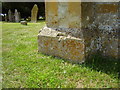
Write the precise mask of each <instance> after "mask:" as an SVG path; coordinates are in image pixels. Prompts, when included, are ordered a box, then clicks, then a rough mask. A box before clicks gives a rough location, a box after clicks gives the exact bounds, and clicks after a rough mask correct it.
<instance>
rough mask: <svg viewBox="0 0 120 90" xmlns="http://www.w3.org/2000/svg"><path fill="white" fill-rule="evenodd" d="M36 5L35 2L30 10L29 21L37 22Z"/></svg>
mask: <svg viewBox="0 0 120 90" xmlns="http://www.w3.org/2000/svg"><path fill="white" fill-rule="evenodd" d="M37 13H38V6H37V5H36V4H35V5H34V6H33V8H32V10H31V22H33V23H36V22H37Z"/></svg>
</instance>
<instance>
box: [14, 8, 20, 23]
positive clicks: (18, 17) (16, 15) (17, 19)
mask: <svg viewBox="0 0 120 90" xmlns="http://www.w3.org/2000/svg"><path fill="white" fill-rule="evenodd" d="M19 21H20V15H19V12H18V11H17V9H15V22H19Z"/></svg>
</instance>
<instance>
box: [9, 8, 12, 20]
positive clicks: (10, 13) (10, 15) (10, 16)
mask: <svg viewBox="0 0 120 90" xmlns="http://www.w3.org/2000/svg"><path fill="white" fill-rule="evenodd" d="M8 20H9V22H12V12H11V10H10V9H9V11H8Z"/></svg>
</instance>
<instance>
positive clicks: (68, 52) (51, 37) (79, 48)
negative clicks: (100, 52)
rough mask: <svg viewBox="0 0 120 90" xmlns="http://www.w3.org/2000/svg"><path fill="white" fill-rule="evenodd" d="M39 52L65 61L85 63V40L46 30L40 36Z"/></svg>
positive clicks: (49, 29)
mask: <svg viewBox="0 0 120 90" xmlns="http://www.w3.org/2000/svg"><path fill="white" fill-rule="evenodd" d="M38 43H39V52H42V53H44V54H48V55H53V56H58V57H61V58H64V59H68V60H72V61H75V62H76V61H77V62H83V61H84V60H85V59H84V58H85V55H84V49H85V46H84V40H82V39H80V38H76V37H73V36H70V35H68V34H66V33H64V32H59V31H56V30H53V29H51V28H44V29H43V30H41V32H40V33H39V35H38Z"/></svg>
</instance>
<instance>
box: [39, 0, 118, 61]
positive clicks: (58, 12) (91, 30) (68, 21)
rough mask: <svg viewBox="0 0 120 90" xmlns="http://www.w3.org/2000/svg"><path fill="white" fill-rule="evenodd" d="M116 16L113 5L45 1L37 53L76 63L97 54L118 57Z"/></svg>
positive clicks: (116, 5)
mask: <svg viewBox="0 0 120 90" xmlns="http://www.w3.org/2000/svg"><path fill="white" fill-rule="evenodd" d="M59 1H60V0H59ZM118 14H119V12H118V3H114V2H109V3H106V2H101V3H100V2H96V3H95V2H46V24H47V27H46V28H44V29H43V30H42V32H40V34H39V35H38V37H39V38H38V41H39V42H38V43H39V51H40V52H43V53H46V54H49V55H53V56H59V57H62V58H64V59H69V60H73V61H74V60H75V61H79V62H82V61H84V60H85V57H88V56H89V55H92V54H93V53H96V52H97V51H100V52H101V54H102V55H104V56H109V57H114V58H118V44H119V43H118V29H119V28H118ZM45 32H46V33H45ZM60 32H61V33H62V34H61V35H58V33H60ZM73 38H74V39H73Z"/></svg>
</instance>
